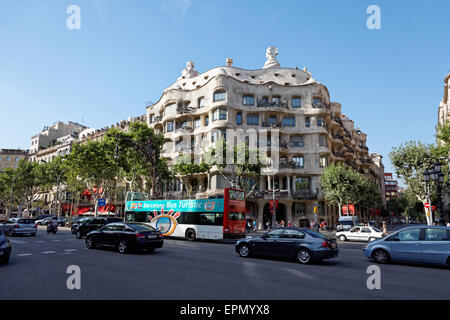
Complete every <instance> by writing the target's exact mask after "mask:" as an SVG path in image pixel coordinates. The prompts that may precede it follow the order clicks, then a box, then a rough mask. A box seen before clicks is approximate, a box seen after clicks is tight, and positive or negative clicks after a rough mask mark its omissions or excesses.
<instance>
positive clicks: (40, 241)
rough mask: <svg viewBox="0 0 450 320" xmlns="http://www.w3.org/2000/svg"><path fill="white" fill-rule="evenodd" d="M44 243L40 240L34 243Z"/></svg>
mask: <svg viewBox="0 0 450 320" xmlns="http://www.w3.org/2000/svg"><path fill="white" fill-rule="evenodd" d="M44 242H46V241H42V240H39V241H36V243H44Z"/></svg>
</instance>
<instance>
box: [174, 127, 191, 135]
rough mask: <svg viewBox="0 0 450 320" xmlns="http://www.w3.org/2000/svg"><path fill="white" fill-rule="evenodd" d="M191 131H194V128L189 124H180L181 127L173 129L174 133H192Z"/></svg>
mask: <svg viewBox="0 0 450 320" xmlns="http://www.w3.org/2000/svg"><path fill="white" fill-rule="evenodd" d="M193 131H194V129H192V127H191V126H182V127H180V128H178V129H177V130H175V133H178V132H184V133H192V132H193Z"/></svg>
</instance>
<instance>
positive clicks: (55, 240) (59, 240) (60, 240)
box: [52, 240, 61, 242]
mask: <svg viewBox="0 0 450 320" xmlns="http://www.w3.org/2000/svg"><path fill="white" fill-rule="evenodd" d="M52 241H53V242H61V240H52Z"/></svg>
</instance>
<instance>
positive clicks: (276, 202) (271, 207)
mask: <svg viewBox="0 0 450 320" xmlns="http://www.w3.org/2000/svg"><path fill="white" fill-rule="evenodd" d="M269 207H270V213H271V214H273V200H270V201H269ZM277 209H278V200H275V210H277Z"/></svg>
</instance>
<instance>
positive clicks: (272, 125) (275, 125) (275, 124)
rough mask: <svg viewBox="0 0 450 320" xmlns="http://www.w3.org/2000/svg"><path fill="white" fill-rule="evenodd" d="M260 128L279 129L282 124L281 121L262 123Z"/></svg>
mask: <svg viewBox="0 0 450 320" xmlns="http://www.w3.org/2000/svg"><path fill="white" fill-rule="evenodd" d="M262 126H263V127H264V128H281V126H282V123H281V121H275V122H273V121H263V123H262Z"/></svg>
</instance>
